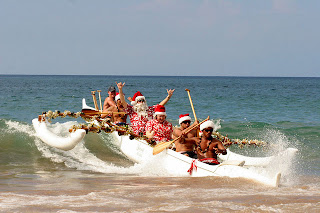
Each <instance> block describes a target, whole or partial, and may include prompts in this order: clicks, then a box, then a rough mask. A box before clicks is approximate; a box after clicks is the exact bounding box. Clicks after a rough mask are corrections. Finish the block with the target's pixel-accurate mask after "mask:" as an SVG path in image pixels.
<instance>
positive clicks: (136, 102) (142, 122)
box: [117, 82, 174, 135]
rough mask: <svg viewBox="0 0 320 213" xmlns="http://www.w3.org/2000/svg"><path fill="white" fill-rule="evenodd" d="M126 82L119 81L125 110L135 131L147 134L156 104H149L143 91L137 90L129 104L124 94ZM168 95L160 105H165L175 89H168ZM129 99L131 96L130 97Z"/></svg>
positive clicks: (137, 133)
mask: <svg viewBox="0 0 320 213" xmlns="http://www.w3.org/2000/svg"><path fill="white" fill-rule="evenodd" d="M124 85H125V83H121V82H119V83H117V86H118V89H119V94H120V100H121V102H122V106H123V107H124V108H125V112H126V113H127V114H128V116H129V118H130V122H131V127H132V130H133V132H134V133H135V134H136V135H145V133H146V130H145V127H146V124H147V122H148V121H149V120H151V119H152V118H153V115H154V112H155V108H156V105H154V106H148V105H147V102H146V99H145V97H144V96H143V95H142V94H141V92H139V91H138V92H136V93H135V94H134V96H133V97H132V99H130V100H131V104H132V106H131V105H128V104H127V102H126V101H125V98H124V94H123V91H122V88H123V86H124ZM167 92H168V96H167V97H166V98H165V99H164V100H163V101H161V102H160V103H159V105H162V106H164V105H165V104H166V103H167V102H168V101H169V100H170V98H171V96H172V94H173V92H174V89H173V90H172V89H170V90H167ZM128 99H129V98H128Z"/></svg>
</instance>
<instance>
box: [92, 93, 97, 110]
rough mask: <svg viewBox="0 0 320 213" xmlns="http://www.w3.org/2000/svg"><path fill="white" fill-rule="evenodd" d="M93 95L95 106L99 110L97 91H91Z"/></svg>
mask: <svg viewBox="0 0 320 213" xmlns="http://www.w3.org/2000/svg"><path fill="white" fill-rule="evenodd" d="M91 95H92V99H93V103H94V108H96V110H99V107H98V103H97V98H96V91H91Z"/></svg>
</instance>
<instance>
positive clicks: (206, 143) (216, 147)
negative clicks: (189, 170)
mask: <svg viewBox="0 0 320 213" xmlns="http://www.w3.org/2000/svg"><path fill="white" fill-rule="evenodd" d="M213 130H214V123H213V122H212V121H206V122H204V123H203V124H201V125H200V131H201V132H202V134H201V136H200V138H197V139H196V144H197V145H196V152H197V155H198V160H199V161H201V162H203V163H207V164H210V165H216V164H219V161H218V160H217V154H219V153H220V154H223V155H225V154H227V150H226V148H225V147H224V146H223V144H222V142H221V141H219V140H218V139H216V138H214V137H212V132H213Z"/></svg>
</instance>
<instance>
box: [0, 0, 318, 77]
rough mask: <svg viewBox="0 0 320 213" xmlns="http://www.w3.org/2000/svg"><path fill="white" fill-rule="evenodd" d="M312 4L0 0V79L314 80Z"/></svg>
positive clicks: (293, 0) (287, 0)
mask: <svg viewBox="0 0 320 213" xmlns="http://www.w3.org/2000/svg"><path fill="white" fill-rule="evenodd" d="M319 11H320V1H319V0H308V1H298V0H264V1H249V0H243V1H235V0H234V1H222V0H149V1H145V0H121V1H111V0H94V1H88V0H87V1H84V0H59V1H55V0H28V1H25V0H0V74H23V75H163V76H168V75H169V76H267V77H269V76H271V77H320V69H319V68H320V60H319V56H320V54H319V49H320V27H319V20H320V13H319Z"/></svg>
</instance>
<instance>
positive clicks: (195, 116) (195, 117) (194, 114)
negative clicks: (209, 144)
mask: <svg viewBox="0 0 320 213" xmlns="http://www.w3.org/2000/svg"><path fill="white" fill-rule="evenodd" d="M185 90H186V91H187V93H188V96H189V101H190V105H191V109H192V112H193V116H194V119H195V121H196V122H197V121H198V119H197V115H196V112H195V110H194V107H193V103H192V99H191V95H190V90H189V89H185ZM197 137H199V131H198V130H197Z"/></svg>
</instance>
